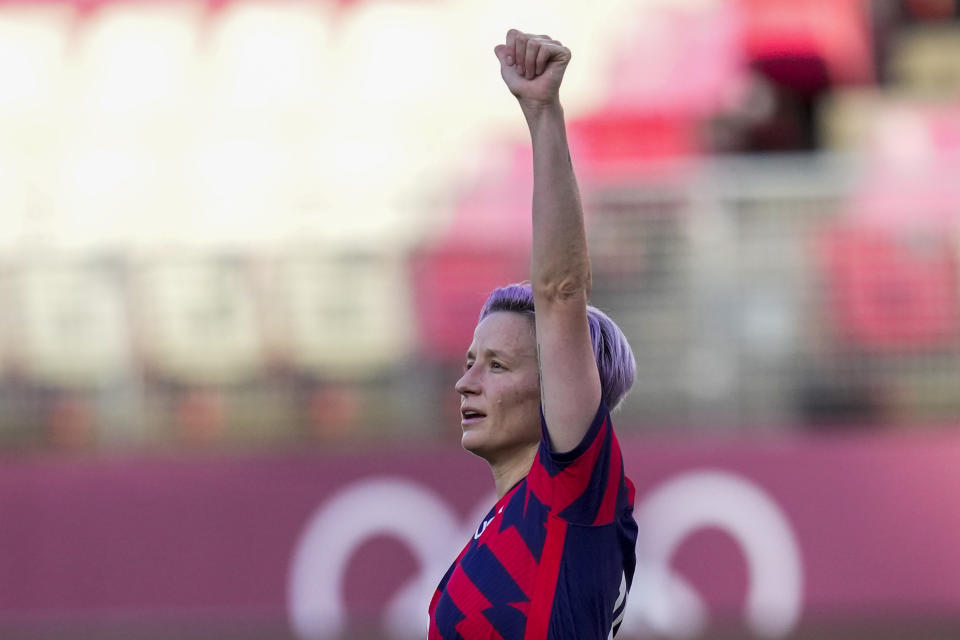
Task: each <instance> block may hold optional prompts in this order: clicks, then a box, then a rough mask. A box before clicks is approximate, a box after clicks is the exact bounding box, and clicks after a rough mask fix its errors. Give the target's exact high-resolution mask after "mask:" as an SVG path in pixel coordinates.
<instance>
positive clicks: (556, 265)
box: [494, 29, 601, 452]
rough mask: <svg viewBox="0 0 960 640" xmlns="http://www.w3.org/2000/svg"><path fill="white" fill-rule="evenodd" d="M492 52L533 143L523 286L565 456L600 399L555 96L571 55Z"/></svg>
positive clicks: (548, 409) (586, 273)
mask: <svg viewBox="0 0 960 640" xmlns="http://www.w3.org/2000/svg"><path fill="white" fill-rule="evenodd" d="M494 52H495V53H496V55H497V58H498V59H499V60H500V73H501V75H502V76H503V80H504V82H505V83H506V85H507V87H508V88H509V89H510V92H511V93H513V95H514V96H516V98H517V100H518V101H519V103H520V108H521V110H522V111H523V115H524V117H525V118H526V120H527V125H528V127H529V129H530V137H531V140H532V143H533V247H532V252H531V260H530V281H531V284H532V286H533V297H534V307H535V310H536V316H535V317H536V334H537V354H538V359H539V365H540V394H541V403H542V405H543V413H544V416H545V418H546V422H547V428H548V431H549V435H550V444H551V446H552V448H553V450H554V451H558V452H565V451H569V450H571V449H573V448H575V447H576V446H577V444H578V443H579V442H580V441H581V439H582V438H583V436H584V434H585V433H586V432H587V430H588V429H589V427H590V424H591V422H592V419H593V416H594V414H595V413H596V410H597V406H598V405H599V403H600V397H601V388H600V375H599V373H598V372H597V364H596V360H595V359H594V355H593V348H592V346H591V343H590V330H589V325H588V324H587V298H588V296H589V293H590V258H589V255H588V254H587V242H586V233H585V231H584V227H583V209H582V207H581V205H580V193H579V190H578V189H577V181H576V178H575V176H574V173H573V165H572V164H571V160H570V151H569V148H568V146H567V134H566V126H565V124H564V118H563V108H562V107H561V105H560V97H559V90H560V83H561V81H562V80H563V74H564V71H565V70H566V68H567V64H568V63H569V62H570V50H569V49H567V48H566V47H564V46H563V45H562V44H561V43H560V42H558V41H557V40H553V39H551V38H550V37H549V36H535V35H531V34H526V33H521V32H519V31H517V30H515V29H511V30H510V31H509V32H508V33H507V37H506V42H505V44H501V45H498V46H497V47H496V48H495V49H494Z"/></svg>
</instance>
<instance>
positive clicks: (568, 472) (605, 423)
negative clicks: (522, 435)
mask: <svg viewBox="0 0 960 640" xmlns="http://www.w3.org/2000/svg"><path fill="white" fill-rule="evenodd" d="M527 477H528V484H529V487H530V490H531V491H533V493H534V494H536V496H537V497H538V498H539V499H540V500H541V501H542V502H544V503H545V504H547V505H549V507H550V511H551V513H552V514H554V515H556V516H559V517H560V518H562V519H564V520H566V521H567V522H570V523H571V524H581V525H605V524H610V523H611V522H613V521H614V519H615V517H616V514H617V506H618V503H620V504H622V503H623V502H624V501H626V499H627V493H628V487H627V485H626V482H625V478H624V475H623V457H622V455H621V452H620V443H619V442H618V441H617V438H616V434H615V433H614V431H613V424H612V423H611V421H610V412H609V410H608V409H607V407H606V405H605V404H604V403H603V401H602V400H601V402H600V406H599V407H597V413H596V415H595V416H594V418H593V422H592V423H591V424H590V428H589V429H588V430H587V433H586V434H585V435H584V436H583V439H582V440H581V441H580V444H578V445H577V446H576V448H574V449H573V450H572V451H569V452H565V453H557V452H555V451H552V450H551V447H550V438H549V435H548V432H547V423H546V418H544V415H543V410H542V409H541V411H540V448H539V450H538V452H537V458H536V460H535V461H534V463H533V467H531V469H530V474H529V475H528V476H527Z"/></svg>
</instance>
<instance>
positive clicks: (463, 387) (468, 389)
mask: <svg viewBox="0 0 960 640" xmlns="http://www.w3.org/2000/svg"><path fill="white" fill-rule="evenodd" d="M477 369H478V367H475V366H474V367H470V368H469V369H467V370H466V371H464V372H463V375H462V376H460V379H459V380H457V383H456V384H455V385H453V388H454V389H456V390H457V393H459V394H460V395H461V396H468V395H477V394H478V393H480V385H479V381H478V380H477V374H476V373H475V371H476V370H477Z"/></svg>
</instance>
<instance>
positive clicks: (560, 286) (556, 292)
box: [531, 268, 593, 302]
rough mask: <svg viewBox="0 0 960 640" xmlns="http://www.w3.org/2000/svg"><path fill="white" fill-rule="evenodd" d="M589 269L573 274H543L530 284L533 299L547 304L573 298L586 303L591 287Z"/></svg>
mask: <svg viewBox="0 0 960 640" xmlns="http://www.w3.org/2000/svg"><path fill="white" fill-rule="evenodd" d="M592 284H593V282H592V278H591V274H590V269H589V268H586V269H582V270H577V271H574V272H566V273H558V274H553V275H551V274H545V275H544V277H542V278H537V279H534V280H533V282H532V283H531V286H532V287H533V293H534V297H535V298H538V299H540V300H545V301H547V302H565V301H567V300H571V299H574V298H581V299H583V300H584V301H586V300H587V299H588V298H589V297H590V288H591V286H592Z"/></svg>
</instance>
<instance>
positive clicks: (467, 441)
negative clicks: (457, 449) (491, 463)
mask: <svg viewBox="0 0 960 640" xmlns="http://www.w3.org/2000/svg"><path fill="white" fill-rule="evenodd" d="M480 435H481V434H479V433H473V432H470V431H465V432H464V434H463V436H462V437H461V438H460V446H462V447H463V448H464V449H465V450H466V451H469V452H470V453H472V454H473V455H475V456H479V457H481V458H483V459H486V458H487V456H486V455H484V446H483V438H481V437H479V436H480Z"/></svg>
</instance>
